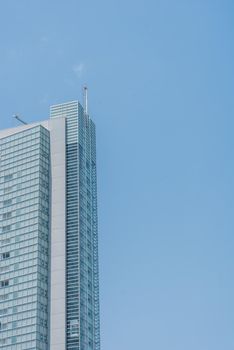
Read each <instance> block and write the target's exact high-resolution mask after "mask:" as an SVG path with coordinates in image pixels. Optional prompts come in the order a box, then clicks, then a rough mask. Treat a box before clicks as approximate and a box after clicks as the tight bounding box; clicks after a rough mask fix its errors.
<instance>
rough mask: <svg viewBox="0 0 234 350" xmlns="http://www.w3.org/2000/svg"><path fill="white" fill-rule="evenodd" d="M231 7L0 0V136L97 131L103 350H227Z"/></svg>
mask: <svg viewBox="0 0 234 350" xmlns="http://www.w3.org/2000/svg"><path fill="white" fill-rule="evenodd" d="M233 38H234V2H233V1H231V0H176V1H175V0H154V1H153V0H145V1H140V0H134V1H133V0H125V1H124V0H118V1H117V0H116V1H113V0H99V1H89V0H86V1H79V0H68V1H61V0H57V1H55V0H50V1H45V0H40V1H39V0H34V1H32V0H21V1H18V0H14V1H13V0H7V1H2V4H1V11H0V101H1V103H0V122H1V123H0V124H1V125H0V126H1V128H5V127H12V126H13V125H15V122H14V121H13V119H12V115H13V114H14V113H19V114H20V115H22V116H23V117H24V119H25V120H27V121H34V120H41V119H46V118H47V117H48V113H49V106H50V105H51V104H55V103H61V102H64V101H68V100H73V99H77V98H79V99H81V98H82V93H81V91H82V86H83V85H84V84H88V86H89V96H90V113H91V115H92V117H93V119H94V121H95V122H96V125H97V132H98V134H97V136H98V140H97V143H98V181H99V182H98V187H99V216H100V219H99V225H100V273H101V285H100V287H101V324H102V329H101V334H102V349H103V350H110V349H111V350H119V349H121V350H130V349H134V350H142V349H153V350H156V349H160V350H171V349H173V350H188V349H189V350H220V349H225V350H233V349H234V332H233V329H234V298H233V295H234V278H233V272H234V254H233V247H234V234H233V233H234V222H233V212H234V165H233V164H234V162H233V153H234V152H233V150H234V141H233V130H234V121H233V120H234V102H233V101H234V99H233V96H234V80H233V75H234V63H233V62H234V45H233Z"/></svg>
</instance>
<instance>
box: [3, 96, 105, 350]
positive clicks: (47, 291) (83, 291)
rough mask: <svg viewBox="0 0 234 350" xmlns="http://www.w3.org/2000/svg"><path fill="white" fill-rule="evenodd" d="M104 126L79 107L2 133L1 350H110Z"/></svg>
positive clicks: (63, 107)
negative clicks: (104, 306) (100, 165)
mask: <svg viewBox="0 0 234 350" xmlns="http://www.w3.org/2000/svg"><path fill="white" fill-rule="evenodd" d="M95 138H96V136H95V125H94V123H93V121H92V120H91V119H90V118H89V116H88V114H87V113H85V111H84V109H83V107H82V106H81V104H80V103H79V102H78V101H73V102H68V103H64V104H60V105H55V106H52V107H51V111H50V119H48V120H46V121H43V122H39V123H34V124H27V125H22V126H19V127H17V128H12V129H7V130H2V131H0V215H1V225H0V348H2V349H6V350H8V349H9V350H10V349H11V350H18V349H20V350H23V349H31V350H100V329H99V328H100V325H99V276H98V225H97V183H96V140H95Z"/></svg>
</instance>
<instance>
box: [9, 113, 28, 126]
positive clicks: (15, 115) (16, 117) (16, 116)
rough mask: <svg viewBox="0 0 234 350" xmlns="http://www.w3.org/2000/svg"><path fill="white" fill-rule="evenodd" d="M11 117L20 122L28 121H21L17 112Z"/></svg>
mask: <svg viewBox="0 0 234 350" xmlns="http://www.w3.org/2000/svg"><path fill="white" fill-rule="evenodd" d="M13 118H15V119H16V120H18V121H19V122H20V123H22V124H24V125H27V124H28V123H26V122H25V121H23V120H22V119H21V118H20V117H19V116H18V115H17V114H14V115H13Z"/></svg>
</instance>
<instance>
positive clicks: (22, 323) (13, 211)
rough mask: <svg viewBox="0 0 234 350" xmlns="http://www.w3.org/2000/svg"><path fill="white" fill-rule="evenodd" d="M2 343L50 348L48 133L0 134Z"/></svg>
mask: <svg viewBox="0 0 234 350" xmlns="http://www.w3.org/2000/svg"><path fill="white" fill-rule="evenodd" d="M0 170H1V172H0V176H1V177H0V209H1V211H0V213H1V227H0V232H1V234H0V348H1V349H5V350H7V349H11V350H16V349H32V350H35V349H37V350H47V349H48V312H47V310H48V286H49V284H48V261H49V260H48V239H49V187H50V185H49V171H50V136H49V131H48V130H46V129H45V128H43V127H42V126H36V127H32V128H30V129H27V130H24V131H22V132H18V133H15V134H13V135H11V136H8V137H4V138H1V139H0Z"/></svg>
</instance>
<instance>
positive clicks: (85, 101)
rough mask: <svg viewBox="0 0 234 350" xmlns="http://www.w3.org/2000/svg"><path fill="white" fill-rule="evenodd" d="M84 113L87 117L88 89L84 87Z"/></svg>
mask: <svg viewBox="0 0 234 350" xmlns="http://www.w3.org/2000/svg"><path fill="white" fill-rule="evenodd" d="M84 112H85V115H88V88H87V86H84Z"/></svg>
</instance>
